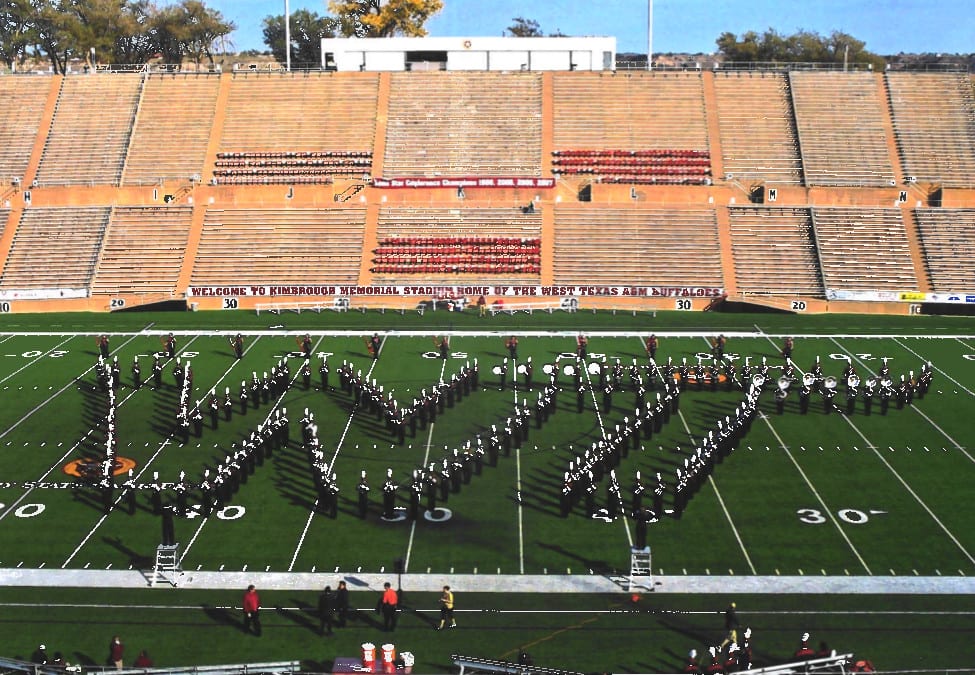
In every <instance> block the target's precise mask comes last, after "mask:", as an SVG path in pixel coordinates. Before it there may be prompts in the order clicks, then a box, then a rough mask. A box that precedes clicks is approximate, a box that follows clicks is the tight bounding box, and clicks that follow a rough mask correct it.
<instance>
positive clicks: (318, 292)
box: [186, 284, 724, 298]
mask: <svg viewBox="0 0 975 675" xmlns="http://www.w3.org/2000/svg"><path fill="white" fill-rule="evenodd" d="M477 295H491V296H503V297H511V298H569V297H575V298H579V297H595V296H599V297H619V298H717V297H720V296H722V295H724V289H723V288H719V287H710V286H423V285H416V286H330V285H329V286H326V285H314V284H309V285H303V286H191V287H190V288H188V289H187V291H186V297H188V298H207V297H211V298H217V297H224V298H233V297H273V296H288V297H301V296H345V297H352V296H368V297H382V296H400V297H419V298H446V297H463V296H477Z"/></svg>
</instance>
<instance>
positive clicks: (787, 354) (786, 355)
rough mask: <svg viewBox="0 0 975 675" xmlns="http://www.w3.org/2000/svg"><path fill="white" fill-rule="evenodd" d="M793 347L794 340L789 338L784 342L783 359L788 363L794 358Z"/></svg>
mask: <svg viewBox="0 0 975 675" xmlns="http://www.w3.org/2000/svg"><path fill="white" fill-rule="evenodd" d="M793 346H794V342H793V340H792V338H791V337H787V338H786V339H785V340H783V342H782V358H783V359H785V360H786V361H788V360H789V359H791V358H792V347H793Z"/></svg>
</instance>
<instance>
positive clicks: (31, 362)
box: [0, 335, 73, 384]
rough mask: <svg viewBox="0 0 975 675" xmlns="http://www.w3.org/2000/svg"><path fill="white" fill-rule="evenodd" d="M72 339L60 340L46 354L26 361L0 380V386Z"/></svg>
mask: <svg viewBox="0 0 975 675" xmlns="http://www.w3.org/2000/svg"><path fill="white" fill-rule="evenodd" d="M72 337H73V336H70V335H69V336H68V338H67V339H66V340H62V341H61V342H59V343H58V344H56V345H54V346H53V347H51V348H50V349H48V350H47V351H46V352H44V353H42V354H39V355H38V356H35V357H34V358H33V359H31V360H30V361H28V362H27V364H26V365H23V366H21V367H20V368H18V369H17V370H15V371H14V372H12V373H10V374H9V375H7V376H6V377H5V378H3V379H2V380H0V384H3V383H4V382H6V381H7V380H9V379H10V378H11V377H13V376H14V375H16V374H17V373H19V372H20V371H22V370H26V369H27V368H30V367H31V366H33V365H34V364H35V363H37V362H38V361H40V360H42V359H43V358H45V357H46V356H48V355H49V354H51V353H53V352H55V351H57V349H58V347H60V346H61V345H63V344H64V343H65V342H68V341H70V340H71V339H72Z"/></svg>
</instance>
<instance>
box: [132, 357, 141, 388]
mask: <svg viewBox="0 0 975 675" xmlns="http://www.w3.org/2000/svg"><path fill="white" fill-rule="evenodd" d="M141 386H142V370H141V369H140V368H139V357H138V356H135V357H133V361H132V388H133V389H138V388H139V387H141Z"/></svg>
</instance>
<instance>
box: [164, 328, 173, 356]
mask: <svg viewBox="0 0 975 675" xmlns="http://www.w3.org/2000/svg"><path fill="white" fill-rule="evenodd" d="M162 343H163V346H165V347H166V356H167V357H168V358H171V359H172V358H175V357H176V337H175V336H174V335H173V334H172V333H170V334H169V335H167V336H166V337H164V338H163V339H162Z"/></svg>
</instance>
